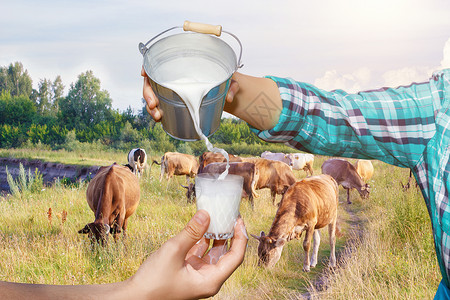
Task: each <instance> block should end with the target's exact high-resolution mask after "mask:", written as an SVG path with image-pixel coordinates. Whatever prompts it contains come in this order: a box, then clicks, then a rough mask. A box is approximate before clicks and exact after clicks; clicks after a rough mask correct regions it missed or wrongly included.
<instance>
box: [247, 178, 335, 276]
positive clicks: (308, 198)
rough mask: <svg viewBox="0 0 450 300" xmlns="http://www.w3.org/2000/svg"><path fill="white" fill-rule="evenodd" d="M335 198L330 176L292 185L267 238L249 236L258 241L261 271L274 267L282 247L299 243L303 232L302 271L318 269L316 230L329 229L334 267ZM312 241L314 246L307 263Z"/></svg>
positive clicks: (331, 258) (331, 265) (332, 265)
mask: <svg viewBox="0 0 450 300" xmlns="http://www.w3.org/2000/svg"><path fill="white" fill-rule="evenodd" d="M338 196H339V189H338V185H337V183H336V181H335V180H334V179H333V178H332V177H331V176H329V175H318V176H312V177H308V178H305V179H303V180H301V181H299V182H297V183H295V184H293V185H292V186H291V187H290V188H289V189H288V190H287V191H286V193H285V194H284V195H283V198H282V199H281V202H280V207H279V208H278V210H277V213H276V215H275V219H274V221H273V223H272V226H271V227H270V231H269V234H268V235H265V233H264V231H262V232H261V233H260V235H259V236H256V235H253V234H252V236H253V237H254V238H256V239H258V240H259V246H258V257H259V262H258V264H259V265H263V266H264V267H272V266H274V265H275V264H276V263H277V261H278V260H279V259H280V256H281V252H282V250H283V246H284V245H285V244H286V243H287V242H289V241H290V240H292V239H294V238H297V239H300V237H301V234H302V232H303V231H305V232H306V233H305V239H304V241H303V250H304V251H305V257H304V260H303V271H305V272H309V270H310V267H315V266H316V265H317V253H318V251H319V244H320V233H319V229H321V228H323V227H325V226H327V225H328V233H329V237H330V249H331V251H330V252H331V253H330V263H329V265H330V267H335V266H336V255H335V245H336V220H337V207H338V202H339V199H338ZM312 238H314V246H313V253H312V256H311V259H310V257H309V250H310V247H311V239H312Z"/></svg>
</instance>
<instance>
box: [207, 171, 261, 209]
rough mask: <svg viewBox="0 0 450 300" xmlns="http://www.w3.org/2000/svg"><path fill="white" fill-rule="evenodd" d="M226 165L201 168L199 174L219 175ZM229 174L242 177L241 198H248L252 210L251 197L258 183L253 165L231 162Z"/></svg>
mask: <svg viewBox="0 0 450 300" xmlns="http://www.w3.org/2000/svg"><path fill="white" fill-rule="evenodd" d="M226 166H227V163H211V164H209V165H207V166H206V167H205V168H203V170H202V172H201V173H213V174H221V173H223V171H225V168H226ZM228 173H229V174H234V175H239V176H242V177H244V183H243V186H242V197H248V200H249V201H250V204H251V206H252V209H254V202H253V197H254V196H255V193H256V192H255V185H256V182H257V181H258V175H259V174H258V172H257V170H256V167H255V164H252V163H249V162H232V163H230V168H229V169H228Z"/></svg>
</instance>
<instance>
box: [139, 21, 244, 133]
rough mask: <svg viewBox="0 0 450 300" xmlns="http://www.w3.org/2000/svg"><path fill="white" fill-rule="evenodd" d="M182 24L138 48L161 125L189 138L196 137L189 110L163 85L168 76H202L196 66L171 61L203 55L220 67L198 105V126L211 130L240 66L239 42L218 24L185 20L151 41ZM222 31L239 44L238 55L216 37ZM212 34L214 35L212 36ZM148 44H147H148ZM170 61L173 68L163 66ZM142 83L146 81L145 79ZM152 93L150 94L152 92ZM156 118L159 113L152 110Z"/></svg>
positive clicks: (216, 125)
mask: <svg viewBox="0 0 450 300" xmlns="http://www.w3.org/2000/svg"><path fill="white" fill-rule="evenodd" d="M176 28H181V26H178V27H173V28H170V29H168V30H166V31H163V32H162V33H160V34H158V35H157V36H155V37H154V38H152V39H151V40H150V41H148V42H147V43H146V44H143V43H141V44H140V45H139V49H140V51H141V53H142V54H143V57H144V60H143V70H144V71H145V73H146V75H147V76H148V84H149V85H150V86H151V89H152V91H153V93H154V95H155V96H156V97H157V98H158V101H159V105H160V107H159V108H160V110H161V111H162V112H163V113H164V117H163V118H162V120H161V121H162V125H163V128H164V130H165V131H166V132H167V133H168V134H169V135H170V136H172V137H174V138H177V139H181V140H185V141H192V140H198V139H199V136H198V134H197V132H196V131H195V128H194V126H193V122H192V119H191V116H190V114H189V111H188V110H187V107H186V105H185V103H184V101H183V99H182V97H180V95H178V94H177V93H175V92H174V91H173V90H172V89H170V88H168V87H167V86H164V84H162V83H164V82H165V81H167V80H177V79H179V78H185V77H192V78H194V77H195V78H197V77H202V76H205V75H204V74H201V72H200V70H198V68H195V67H194V68H177V67H176V64H174V62H176V61H179V60H180V58H182V59H183V60H184V59H190V58H195V59H204V60H205V61H208V63H212V64H214V65H215V66H216V67H218V68H220V72H222V73H223V74H225V75H224V76H223V78H222V79H221V80H220V83H218V84H217V85H216V86H214V87H213V88H211V89H210V90H209V91H208V92H207V93H206V95H205V96H204V97H203V100H202V103H201V106H200V111H199V114H200V128H201V130H202V132H203V133H204V134H205V135H206V136H210V135H211V134H213V133H214V132H215V131H216V130H217V129H218V128H219V125H220V117H221V114H222V111H223V106H224V104H225V98H226V95H227V91H228V89H229V86H230V81H231V76H232V75H233V73H234V72H235V71H236V70H237V69H238V68H239V67H241V55H242V45H241V43H240V41H239V39H238V38H237V37H236V36H234V35H233V34H231V33H229V32H226V31H222V28H221V26H214V25H207V24H200V23H191V22H188V21H186V22H185V23H184V26H183V29H184V30H186V31H195V32H189V33H188V32H184V33H180V34H174V35H170V36H168V37H165V38H161V39H159V40H157V41H156V42H154V41H155V40H156V39H157V38H158V37H160V36H161V35H162V34H165V33H166V32H168V31H170V30H174V29H176ZM222 32H225V33H227V34H229V35H231V36H232V37H233V38H235V39H236V40H237V41H238V43H239V45H240V54H239V58H237V57H236V54H235V52H234V51H233V49H232V48H231V47H230V46H229V45H228V44H227V43H226V42H224V41H223V40H222V39H219V38H217V37H216V36H220V35H221V33H222ZM212 35H214V36H212ZM149 44H151V45H150V46H149V47H148V48H147V46H148V45H149ZM168 63H172V65H173V66H175V67H173V68H167V67H166V68H165V67H164V66H167V64H168ZM144 84H145V83H144ZM152 96H153V95H152ZM151 114H152V116H153V117H154V118H155V119H158V118H159V117H160V116H158V115H156V114H155V113H151Z"/></svg>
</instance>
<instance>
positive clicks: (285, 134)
mask: <svg viewBox="0 0 450 300" xmlns="http://www.w3.org/2000/svg"><path fill="white" fill-rule="evenodd" d="M265 78H269V79H272V80H273V81H274V82H275V83H276V84H277V86H278V90H279V92H280V96H281V100H282V110H281V113H280V118H279V119H278V123H277V124H276V125H275V126H274V127H273V128H272V129H268V130H259V129H256V128H254V127H252V126H251V125H249V127H250V129H251V130H252V131H253V132H254V133H255V134H256V135H257V136H258V137H259V138H260V139H262V140H264V141H267V142H273V143H288V142H289V141H290V140H292V139H293V138H294V137H296V136H298V135H299V133H300V131H301V130H302V126H303V123H304V115H305V114H306V110H305V108H304V107H302V105H304V102H303V100H302V97H299V95H300V94H301V93H300V92H299V87H298V83H297V82H296V81H295V80H293V79H291V78H279V77H274V76H265Z"/></svg>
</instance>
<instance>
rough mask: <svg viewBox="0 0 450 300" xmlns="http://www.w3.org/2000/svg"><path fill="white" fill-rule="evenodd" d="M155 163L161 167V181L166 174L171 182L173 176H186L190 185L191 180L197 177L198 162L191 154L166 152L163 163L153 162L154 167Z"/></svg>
mask: <svg viewBox="0 0 450 300" xmlns="http://www.w3.org/2000/svg"><path fill="white" fill-rule="evenodd" d="M154 163H155V164H157V165H161V175H160V176H159V181H161V180H162V178H163V176H164V174H166V179H167V180H170V179H171V178H172V177H173V175H186V181H187V182H188V184H189V179H190V178H194V177H195V176H196V175H197V170H198V161H197V159H196V158H195V156H193V155H190V154H184V153H178V152H166V153H165V154H164V155H163V156H162V157H161V163H159V162H157V161H156V160H154V161H153V163H152V165H153V164H154Z"/></svg>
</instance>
